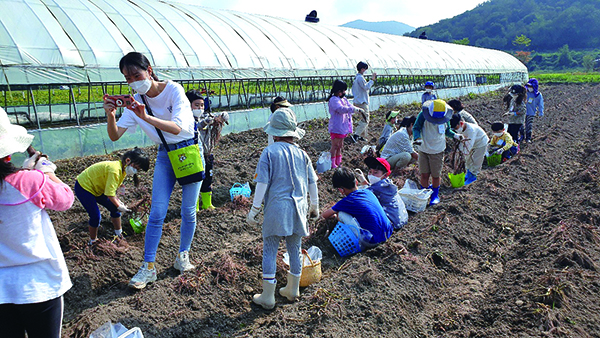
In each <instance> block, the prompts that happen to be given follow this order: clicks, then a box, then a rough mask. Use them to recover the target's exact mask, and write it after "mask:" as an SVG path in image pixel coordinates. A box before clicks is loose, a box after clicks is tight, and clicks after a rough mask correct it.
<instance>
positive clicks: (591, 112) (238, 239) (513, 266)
mask: <svg viewBox="0 0 600 338" xmlns="http://www.w3.org/2000/svg"><path fill="white" fill-rule="evenodd" d="M541 90H542V92H543V94H544V98H545V101H546V102H545V103H546V112H545V116H544V117H543V118H539V119H536V120H535V127H534V141H533V143H531V144H527V145H524V146H523V148H522V149H521V153H520V154H519V155H518V156H516V157H515V158H513V159H511V160H510V161H508V162H506V163H504V164H502V165H500V166H498V167H495V168H486V167H484V170H483V172H482V173H481V174H480V176H479V178H478V180H477V181H476V182H475V183H473V184H471V185H469V186H468V187H466V188H460V189H452V188H449V186H450V185H449V182H448V181H447V177H446V178H445V182H444V187H442V189H441V192H440V194H441V198H442V202H441V203H440V204H439V205H438V206H436V207H430V208H428V209H426V210H425V211H424V212H422V213H419V214H411V217H410V220H409V223H408V225H407V226H406V227H405V228H404V229H402V230H400V231H398V232H396V233H394V235H393V236H392V238H391V239H390V240H389V241H388V242H387V243H385V244H383V245H381V246H379V247H377V248H375V249H372V250H370V251H368V252H365V253H361V254H357V255H355V256H352V257H349V258H340V257H339V256H338V255H337V254H336V253H335V250H334V249H333V247H332V246H331V244H330V243H329V242H328V240H327V239H326V233H327V230H328V228H330V227H331V226H332V224H328V223H327V222H326V221H324V220H320V221H318V222H317V223H315V224H311V225H310V227H311V230H312V235H311V236H310V237H307V238H305V239H304V244H303V247H306V248H307V247H309V246H311V245H317V246H319V247H320V248H321V249H322V250H323V255H324V260H323V265H322V269H323V280H322V281H321V282H319V283H316V284H313V285H311V286H310V287H307V288H305V289H303V290H301V298H300V300H299V301H298V302H296V303H289V302H288V301H287V300H285V299H284V298H282V297H279V296H277V307H276V308H275V310H273V311H263V310H262V309H260V308H258V307H256V306H255V305H253V304H252V303H251V297H252V295H253V294H254V293H256V292H260V291H261V284H260V276H261V257H262V239H261V231H260V227H251V226H249V225H247V224H246V222H245V216H246V213H247V211H248V208H249V206H250V203H249V201H248V200H243V199H239V200H236V201H235V203H231V202H230V199H229V188H230V187H231V186H232V185H233V183H235V182H240V183H244V182H251V181H252V177H253V175H254V169H255V167H256V163H257V161H258V158H259V156H260V153H261V151H262V149H263V148H264V147H265V146H266V144H267V139H266V135H265V134H264V133H263V132H262V131H261V130H252V131H248V132H243V133H239V134H236V135H228V136H226V137H224V138H223V139H222V140H221V143H220V145H219V146H218V148H217V150H216V152H215V180H214V184H213V187H214V192H213V196H214V204H215V205H216V206H217V209H216V210H210V211H200V212H199V214H198V216H199V222H198V227H197V230H196V235H195V239H194V242H193V244H192V250H191V259H192V263H193V264H195V265H196V269H194V270H193V271H190V272H186V273H184V274H182V275H180V274H179V273H178V271H177V270H175V269H173V268H172V265H173V261H174V259H175V255H176V253H177V251H178V247H179V228H178V226H179V223H180V216H179V209H178V208H177V206H178V205H179V203H180V202H179V201H180V199H181V189H180V188H176V189H175V191H174V193H173V197H172V200H171V201H172V204H171V206H170V207H169V211H168V214H167V218H166V220H165V225H164V231H163V237H162V240H161V244H160V246H159V250H158V256H157V261H156V263H157V267H158V272H159V275H158V280H157V282H155V283H153V284H151V285H149V286H148V287H147V288H146V289H144V290H141V291H133V290H131V289H128V288H127V283H128V281H129V279H130V278H131V277H132V276H133V275H134V274H135V273H136V271H137V269H138V268H139V266H140V265H141V263H142V256H143V242H144V237H143V236H144V235H143V234H135V233H134V232H133V230H132V229H131V227H130V226H129V225H128V224H129V223H128V219H127V216H126V217H124V222H123V224H124V225H125V226H124V229H125V232H126V233H127V236H126V240H125V241H123V243H121V242H118V241H117V242H111V241H112V230H111V225H110V220H109V217H108V214H106V213H105V214H103V217H104V219H103V223H102V228H101V229H100V237H101V238H102V241H101V242H100V243H98V244H97V245H95V246H94V247H92V248H88V247H87V245H86V237H87V216H86V214H85V211H84V210H83V208H82V207H81V205H80V204H79V203H78V202H76V203H75V205H74V207H73V208H72V209H71V210H69V211H67V212H60V213H59V212H52V213H51V217H52V220H53V222H54V224H55V227H56V229H57V233H58V236H59V238H60V243H61V246H62V248H63V251H64V252H65V257H66V260H67V264H68V266H69V270H70V273H71V278H72V280H73V283H74V286H73V288H72V289H71V290H70V291H69V292H67V294H66V295H65V325H64V330H63V332H64V336H65V337H87V336H88V335H89V333H90V332H91V331H93V330H94V329H95V328H97V327H98V326H99V325H101V324H102V323H104V322H106V321H108V320H112V321H113V322H119V321H120V322H122V323H123V324H124V325H125V326H127V327H132V326H139V327H141V329H142V330H143V332H144V335H145V336H146V337H205V336H225V337H240V336H254V337H282V336H286V337H287V336H298V337H308V336H316V337H341V336H349V337H375V336H378V337H381V336H388V337H409V336H410V337H516V336H519V337H539V336H556V337H562V336H564V337H598V336H600V326H598V324H597V323H598V322H599V321H600V318H599V315H598V313H600V296H599V295H600V282H599V280H600V279H599V277H600V276H599V272H598V269H599V268H600V265H598V262H599V260H600V249H599V248H600V247H599V244H600V234H599V231H598V226H599V224H600V211H599V209H598V208H599V207H600V194H599V192H600V189H599V187H598V175H599V174H598V172H599V169H600V152H599V150H600V133H599V131H600V119H599V118H598V113H597V111H598V109H597V107H598V106H600V97H599V96H598V94H597V93H598V86H592V85H551V86H542V87H541ZM502 94H503V93H489V94H485V95H481V96H478V97H474V98H468V97H465V98H462V100H463V103H464V105H465V106H466V109H467V111H469V112H470V113H472V114H473V115H474V116H475V117H476V118H477V119H478V121H480V124H482V125H485V129H486V130H489V127H488V126H487V124H486V123H487V122H490V121H494V120H498V119H501V115H502V113H503V110H504V109H503V108H502V106H501V97H502ZM399 109H400V110H401V111H402V114H404V115H407V114H410V113H412V114H416V113H417V110H416V109H415V107H414V106H403V107H399ZM383 114H384V110H383V109H381V110H379V111H377V112H374V113H373V114H372V116H373V118H372V121H373V122H372V126H373V127H372V128H371V132H370V136H371V137H372V139H371V140H369V141H370V142H369V143H371V144H375V143H376V139H377V138H378V137H379V133H380V130H381V127H382V123H383V118H382V115H383ZM303 128H305V129H306V131H307V136H306V137H305V138H304V139H303V140H301V142H300V145H301V146H302V147H303V148H304V149H305V150H306V151H307V152H308V154H309V155H310V156H311V158H312V159H313V162H316V159H317V158H318V156H319V154H320V152H322V151H327V150H328V149H329V145H330V143H329V140H328V133H327V120H323V119H321V120H314V121H309V122H305V123H303ZM364 144H365V143H359V144H353V145H346V146H345V150H344V165H347V166H349V167H351V168H363V169H364V165H363V163H362V156H361V154H360V149H361V148H362V146H363V145H364ZM450 148H451V146H449V149H450ZM148 151H149V152H151V153H152V156H154V155H155V152H156V151H155V150H154V149H149V150H148ZM113 158H115V155H107V156H92V157H86V158H76V159H72V160H68V161H58V167H59V170H58V175H59V176H60V177H61V178H63V179H64V180H65V181H66V182H67V183H68V184H70V185H73V183H74V179H75V177H76V175H77V174H78V173H80V172H81V171H82V170H83V169H85V167H86V166H89V165H90V164H92V163H95V162H97V161H101V160H107V159H113ZM152 167H153V166H151V168H152ZM447 172H449V169H448V168H446V170H445V173H447ZM417 175H418V171H417V170H416V168H409V169H407V170H404V171H398V172H395V173H394V177H393V178H394V180H395V181H396V183H397V184H398V185H400V186H401V185H402V184H403V183H404V180H405V179H406V178H413V179H414V178H416V177H417ZM151 177H152V170H151V172H150V173H148V174H142V175H141V178H142V189H135V188H133V184H132V183H131V182H130V181H126V184H125V189H124V191H122V192H121V194H122V196H121V198H122V200H124V201H128V202H130V203H132V204H133V203H134V202H136V201H141V200H143V199H144V198H146V197H147V196H148V194H149V191H150V190H151ZM330 182H331V173H330V172H327V173H324V174H322V175H320V182H319V194H320V200H321V208H326V207H329V206H331V205H332V204H333V203H334V202H335V201H337V200H338V199H339V198H340V196H339V194H338V193H337V191H336V190H335V189H333V188H332V187H331V185H330ZM251 184H252V183H251ZM141 204H142V205H144V203H141ZM103 212H104V211H103ZM138 214H139V215H138V216H140V217H143V208H141V209H140V211H139V212H138ZM281 251H283V250H280V255H281ZM278 264H279V268H278V274H277V279H278V281H279V283H280V284H281V285H283V283H285V270H284V266H283V263H282V262H281V259H279V260H278Z"/></svg>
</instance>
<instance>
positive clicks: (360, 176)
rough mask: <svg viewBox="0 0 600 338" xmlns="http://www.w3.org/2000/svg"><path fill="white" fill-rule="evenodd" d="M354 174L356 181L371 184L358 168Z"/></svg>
mask: <svg viewBox="0 0 600 338" xmlns="http://www.w3.org/2000/svg"><path fill="white" fill-rule="evenodd" d="M354 173H355V175H356V179H357V180H358V182H359V183H360V184H363V183H369V181H367V179H366V178H365V174H363V172H362V170H360V169H358V168H356V169H354Z"/></svg>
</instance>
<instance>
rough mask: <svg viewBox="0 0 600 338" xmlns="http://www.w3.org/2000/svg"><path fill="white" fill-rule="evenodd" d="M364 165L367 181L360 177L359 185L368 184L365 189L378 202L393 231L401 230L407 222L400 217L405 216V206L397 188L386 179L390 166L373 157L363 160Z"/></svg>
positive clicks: (386, 162)
mask: <svg viewBox="0 0 600 338" xmlns="http://www.w3.org/2000/svg"><path fill="white" fill-rule="evenodd" d="M365 164H366V165H367V167H369V175H368V181H367V179H365V177H364V176H360V177H359V181H360V182H359V183H360V184H361V185H369V184H370V185H369V186H368V187H367V189H369V190H370V191H372V192H373V194H375V197H377V200H379V204H381V207H382V208H383V211H384V212H385V215H386V216H387V218H388V219H389V220H390V222H391V223H392V226H393V227H394V230H399V229H402V227H403V226H404V225H405V224H406V222H407V220H408V219H401V217H400V215H401V214H402V215H406V206H404V202H402V199H401V198H400V196H398V187H397V186H396V185H395V184H394V183H393V182H392V181H391V180H390V179H389V178H388V177H389V176H390V174H391V169H390V164H389V163H388V161H386V160H385V159H383V158H375V157H367V158H365ZM402 209H404V210H402ZM401 210H402V212H401ZM402 218H404V217H402Z"/></svg>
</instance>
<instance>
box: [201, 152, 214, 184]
mask: <svg viewBox="0 0 600 338" xmlns="http://www.w3.org/2000/svg"><path fill="white" fill-rule="evenodd" d="M213 161H214V157H213V155H212V154H208V155H205V156H204V180H203V181H202V186H200V192H209V191H212V188H211V185H212V180H213Z"/></svg>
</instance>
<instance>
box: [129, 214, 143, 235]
mask: <svg viewBox="0 0 600 338" xmlns="http://www.w3.org/2000/svg"><path fill="white" fill-rule="evenodd" d="M129 224H131V227H132V228H133V232H135V233H136V234H141V233H142V232H144V230H146V224H145V223H144V222H142V220H141V219H139V218H131V219H129Z"/></svg>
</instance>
